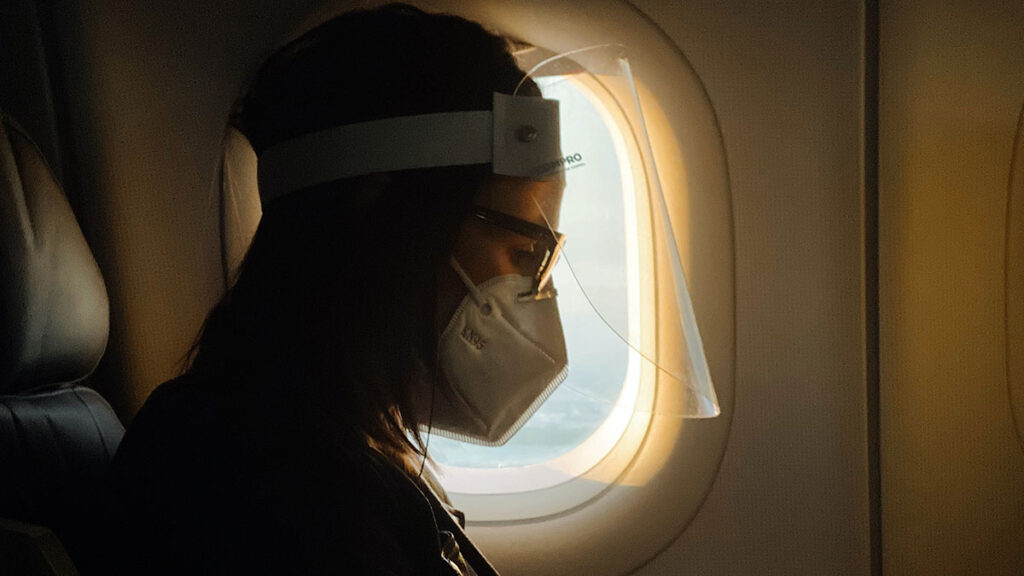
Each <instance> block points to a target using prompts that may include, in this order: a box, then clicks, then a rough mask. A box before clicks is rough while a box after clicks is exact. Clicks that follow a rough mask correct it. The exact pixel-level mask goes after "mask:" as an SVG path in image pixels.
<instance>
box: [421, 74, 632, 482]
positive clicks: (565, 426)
mask: <svg viewBox="0 0 1024 576" xmlns="http://www.w3.org/2000/svg"><path fill="white" fill-rule="evenodd" d="M543 81H544V82H543V84H544V91H545V95H546V96H548V95H549V94H552V93H553V92H554V93H555V94H556V97H557V98H559V99H560V100H561V101H562V102H563V106H562V110H565V111H571V113H565V114H563V117H562V118H561V123H562V126H561V129H562V132H563V134H564V133H568V132H570V131H571V132H575V133H577V134H580V133H582V134H583V135H584V137H583V138H581V139H580V140H582V141H586V142H595V143H596V142H600V143H601V145H595V146H593V147H592V148H590V149H587V150H586V151H585V153H584V154H581V155H580V168H579V169H576V168H570V169H569V170H567V172H566V187H567V193H566V195H565V200H564V204H563V210H562V214H563V220H562V221H561V222H560V224H559V227H560V229H561V231H562V232H564V233H565V234H566V236H567V238H568V240H567V243H566V245H565V248H564V252H563V254H564V258H563V259H562V260H561V261H560V262H559V263H558V264H557V265H556V267H555V270H554V272H553V281H554V285H555V287H556V288H557V289H558V305H559V310H560V314H561V318H562V324H563V328H564V331H565V337H566V346H567V349H568V354H569V358H570V370H569V375H568V377H567V379H566V380H565V382H563V384H562V385H561V386H560V387H559V388H558V389H556V391H555V392H554V393H553V394H552V395H551V397H550V398H549V399H548V400H547V402H545V403H544V404H543V405H542V406H541V407H540V409H539V410H538V411H537V412H536V414H534V415H533V417H532V418H531V419H530V420H529V421H528V422H527V423H526V424H525V425H524V426H523V428H522V429H521V430H520V431H519V432H518V433H516V434H515V435H514V436H513V437H512V438H511V439H510V440H509V441H508V443H507V444H505V445H504V446H499V447H487V446H479V445H474V444H469V443H465V442H461V441H458V440H452V439H448V438H444V437H441V436H439V435H433V436H432V437H430V438H429V451H430V454H431V456H432V458H433V459H434V460H435V461H436V462H438V463H439V464H441V467H442V470H441V473H442V478H447V479H449V480H454V482H453V484H454V485H452V486H448V488H449V490H453V489H454V491H460V490H472V491H473V492H477V491H482V492H484V493H487V492H493V491H495V490H516V491H518V490H526V489H536V488H539V487H541V486H540V485H538V484H537V482H541V483H543V481H540V480H537V479H536V477H534V479H533V480H532V481H531V480H530V478H531V477H530V476H529V475H525V476H523V475H521V476H520V478H522V479H523V480H522V481H521V482H520V483H519V485H514V484H516V483H515V482H513V485H509V484H508V483H501V482H499V483H491V484H490V485H489V486H490V489H489V488H488V487H480V486H467V485H466V483H465V482H460V481H459V476H460V472H462V471H466V470H465V469H510V468H524V467H529V466H534V465H537V464H540V463H544V462H550V461H552V460H554V459H556V458H559V457H563V456H564V455H566V454H567V453H569V452H571V451H574V449H577V448H578V447H580V446H582V445H584V444H585V443H586V444H587V445H588V447H589V448H588V449H587V450H586V451H585V455H584V456H582V458H583V459H584V460H585V461H578V460H579V458H577V461H576V462H574V466H573V468H575V469H579V470H580V471H582V470H586V469H587V468H589V467H590V466H592V465H593V464H595V463H596V462H597V461H598V460H600V459H601V458H603V457H604V456H606V455H607V454H608V452H609V451H610V450H611V449H612V447H613V446H614V445H615V443H616V442H617V441H618V440H619V439H620V437H621V436H622V434H623V432H624V431H625V429H626V426H627V424H628V420H629V418H628V414H631V409H632V404H633V403H634V402H635V399H636V395H637V392H638V383H637V380H638V379H639V377H640V376H639V373H640V371H639V370H636V369H635V366H634V367H633V369H630V358H629V356H630V354H632V353H633V352H631V351H630V349H629V348H628V347H627V346H625V345H624V343H623V342H622V340H621V339H619V337H617V336H616V334H615V333H614V332H612V331H611V330H609V329H608V327H607V326H605V325H603V324H602V320H601V318H600V317H598V316H597V315H596V314H594V313H593V309H592V305H593V304H592V303H597V304H599V305H600V309H601V311H602V313H603V314H604V316H605V318H604V320H606V321H608V322H610V323H612V324H613V325H618V326H625V325H627V324H628V319H629V318H630V316H631V315H633V316H636V315H637V314H638V313H637V307H638V306H639V302H637V301H634V302H630V301H628V299H630V298H632V299H634V300H638V299H639V298H638V296H637V294H638V292H639V291H638V290H636V289H630V290H628V291H627V290H626V288H627V282H630V281H631V280H630V279H632V278H636V276H637V274H636V273H630V267H631V266H632V267H635V266H637V262H636V260H637V258H636V255H635V254H626V249H625V248H623V244H624V243H623V242H622V241H621V238H622V237H623V236H625V235H628V236H629V238H628V239H627V242H626V243H625V245H627V246H631V247H636V246H638V240H637V236H638V231H637V222H636V218H635V217H632V218H631V217H630V216H629V215H630V214H634V215H635V213H636V207H635V206H633V204H634V200H633V195H634V189H633V187H632V182H633V175H631V174H621V173H620V169H619V166H620V165H626V163H624V162H622V163H620V162H618V161H617V160H616V159H614V158H611V157H608V156H609V155H611V154H626V153H627V149H626V140H625V139H624V138H623V136H622V134H620V133H619V129H618V128H617V127H616V122H615V120H614V119H613V117H612V116H611V114H610V112H611V111H609V110H608V109H606V108H605V107H604V106H603V105H602V102H601V99H600V97H599V96H598V91H595V90H592V89H591V88H590V87H588V86H587V84H586V83H585V81H584V80H579V79H576V78H570V77H549V78H545V79H543ZM563 152H565V153H566V154H573V153H574V151H567V150H564V151H563ZM602 156H604V157H602ZM595 179H596V180H599V181H607V180H609V179H614V180H622V181H623V182H624V183H627V185H626V186H623V188H622V190H621V191H620V192H618V194H620V195H621V197H620V198H609V199H607V200H610V201H612V202H614V203H615V204H613V205H621V206H622V210H621V211H620V213H619V214H616V215H611V217H610V215H608V214H593V213H592V212H593V211H594V209H593V208H590V209H589V210H588V206H569V205H568V203H569V202H572V201H576V202H579V201H580V197H581V196H584V197H585V195H580V194H571V193H568V188H571V187H582V188H579V189H581V190H583V189H587V190H589V189H593V190H611V188H609V187H606V186H588V183H592V182H594V181H595ZM595 204H598V205H603V206H605V207H607V206H608V205H609V204H608V203H605V202H601V203H595ZM564 215H573V217H574V218H576V219H575V220H573V219H567V218H566V217H565V216H564ZM595 218H600V219H601V221H602V222H605V223H607V225H606V226H605V227H604V228H603V229H604V232H605V234H606V236H605V238H606V239H611V238H617V239H618V241H608V240H606V242H604V243H602V242H601V241H600V240H601V239H600V238H595V237H594V236H593V235H592V234H591V235H589V236H585V235H582V234H574V228H576V227H582V226H583V225H585V224H587V223H588V222H589V223H590V224H591V225H592V222H593V219H595ZM584 236H585V237H584ZM574 240H576V241H575V242H574ZM585 261H586V263H587V264H588V265H592V263H595V261H596V262H599V263H600V264H601V269H603V270H606V273H605V274H604V278H602V283H601V284H600V285H593V284H591V285H588V286H587V291H586V293H584V291H583V290H582V289H581V288H580V286H579V285H578V284H577V282H576V281H575V280H574V278H573V276H572V269H571V266H572V264H573V263H574V262H576V263H584V262H585ZM632 281H635V280H632ZM626 294H630V295H631V296H625V295H626ZM635 364H637V362H634V365H635ZM609 399H610V400H609ZM623 415H627V417H622V416H623ZM615 416H618V417H615ZM577 452H579V451H578V450H577ZM522 482H525V483H526V485H523V484H522ZM530 484H533V485H530Z"/></svg>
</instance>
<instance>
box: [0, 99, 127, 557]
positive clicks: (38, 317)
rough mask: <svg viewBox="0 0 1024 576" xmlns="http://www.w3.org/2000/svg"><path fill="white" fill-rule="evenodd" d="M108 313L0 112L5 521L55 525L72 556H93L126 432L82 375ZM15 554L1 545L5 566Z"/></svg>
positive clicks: (0, 466)
mask: <svg viewBox="0 0 1024 576" xmlns="http://www.w3.org/2000/svg"><path fill="white" fill-rule="evenodd" d="M108 322H109V320H108V303H107V293H106V287H105V285H104V283H103V278H102V276H101V275H100V271H99V267H98V266H97V265H96V261H95V260H94V259H93V256H92V253H91V252H90V250H89V247H88V245H87V244H86V242H85V238H84V237H83V235H82V231H81V230H80V229H79V227H78V223H77V222H76V220H75V217H74V214H73V213H72V211H71V207H70V206H69V205H68V202H67V200H66V198H65V197H64V194H63V192H62V191H61V188H60V185H59V184H58V183H57V181H56V179H55V178H54V177H53V173H52V172H51V171H50V169H49V167H48V166H47V164H46V161H45V160H44V159H43V156H42V154H41V153H40V152H39V149H38V148H36V146H35V145H34V144H33V143H32V141H31V139H30V138H29V137H28V136H27V135H26V134H25V133H24V131H22V130H21V128H20V127H18V125H17V124H16V123H15V122H14V121H13V120H11V119H10V118H8V117H7V116H6V115H4V114H3V112H2V111H0V518H7V519H11V520H16V521H19V522H21V523H30V524H37V525H42V526H45V527H48V528H51V529H52V530H53V532H54V533H56V534H57V536H58V537H60V539H61V540H62V541H63V542H64V544H65V545H66V546H67V548H68V551H69V552H70V553H71V556H72V558H76V557H81V556H83V555H86V554H88V553H89V550H87V547H88V542H89V538H88V535H89V534H90V532H91V530H90V529H89V525H90V523H95V522H96V520H97V517H98V516H99V515H102V510H101V509H97V506H98V505H99V504H98V500H97V498H98V496H99V494H100V492H99V490H98V489H99V485H100V482H101V480H102V478H103V477H104V475H105V471H106V467H107V465H108V464H109V463H110V460H111V458H112V457H113V455H114V452H115V451H116V450H117V446H118V443H119V442H120V440H121V436H122V435H123V434H124V428H123V426H122V425H121V423H120V421H119V420H118V418H117V416H116V415H115V414H114V411H113V410H112V409H111V407H110V405H109V404H107V403H106V401H104V400H103V398H101V397H100V396H99V394H97V393H96V392H95V391H93V390H91V389H89V388H86V387H85V386H82V385H80V384H79V383H80V382H81V381H82V380H84V379H85V378H86V377H88V376H89V374H91V373H92V371H93V369H95V367H96V365H97V364H98V363H99V360H100V357H101V356H102V355H103V351H104V348H105V347H106V342H107V333H108V329H109V324H108ZM29 540H32V539H29ZM35 541H39V539H38V538H37V539H35ZM2 542H7V545H9V544H10V542H11V539H9V538H8V539H2V540H0V543H2ZM14 556H15V555H14V553H13V552H12V553H10V554H4V553H3V550H0V573H8V572H5V570H4V566H3V564H2V562H3V559H4V558H5V557H9V558H13V557H14Z"/></svg>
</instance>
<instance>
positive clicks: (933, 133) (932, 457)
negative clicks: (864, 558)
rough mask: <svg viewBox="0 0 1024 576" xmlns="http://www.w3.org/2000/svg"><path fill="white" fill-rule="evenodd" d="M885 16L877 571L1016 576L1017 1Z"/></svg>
mask: <svg viewBox="0 0 1024 576" xmlns="http://www.w3.org/2000/svg"><path fill="white" fill-rule="evenodd" d="M880 16H881V18H880V19H881V94H880V116H881V129H880V154H881V161H880V180H881V182H880V188H881V191H880V209H879V212H880V282H881V294H880V306H881V369H882V385H881V415H880V416H881V426H882V428H881V455H882V520H883V523H882V529H883V532H882V533H883V539H884V546H883V568H884V569H883V572H884V573H885V574H890V575H900V576H902V575H907V576H925V575H932V574H984V575H986V576H1011V575H1014V576H1019V575H1020V574H1022V573H1024V453H1022V452H1021V449H1020V446H1019V445H1018V442H1017V438H1016V435H1015V431H1014V424H1013V421H1012V416H1011V410H1010V404H1009V394H1008V391H1007V382H1006V331H1005V322H1004V314H1005V300H1004V275H1005V267H1004V262H1005V260H1004V256H1005V239H1006V206H1007V190H1008V186H1009V180H1010V159H1011V155H1012V152H1013V145H1014V134H1015V132H1016V129H1017V120H1018V117H1019V115H1020V112H1021V105H1022V103H1024V4H1022V3H1021V2H1020V1H1019V0H1010V1H1004V2H980V3H979V2H969V1H966V0H964V1H959V2H882V3H881V14H880Z"/></svg>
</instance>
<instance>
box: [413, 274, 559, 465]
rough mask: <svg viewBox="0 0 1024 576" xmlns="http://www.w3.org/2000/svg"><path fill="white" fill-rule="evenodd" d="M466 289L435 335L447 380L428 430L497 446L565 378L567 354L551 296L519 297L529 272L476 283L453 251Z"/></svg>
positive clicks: (529, 285)
mask: <svg viewBox="0 0 1024 576" xmlns="http://www.w3.org/2000/svg"><path fill="white" fill-rule="evenodd" d="M451 265H452V268H454V269H455V271H456V273H458V275H459V277H460V278H462V281H463V283H464V284H465V285H466V288H467V289H468V290H469V294H467V295H466V297H465V298H463V300H462V303H461V304H460V305H459V307H458V309H457V310H456V311H455V314H454V315H453V316H452V319H451V321H450V322H449V323H448V326H447V328H445V330H444V332H442V333H441V337H440V339H439V341H438V347H439V349H438V362H439V364H440V368H441V372H442V374H443V375H444V377H445V380H446V381H447V383H448V386H447V387H445V388H446V390H441V391H439V392H438V393H437V394H436V395H435V399H434V408H433V416H432V418H431V431H432V432H433V433H437V434H440V435H442V436H448V437H450V438H455V439H457V440H463V441H466V442H472V443H475V444H484V445H490V446H500V445H502V444H504V443H505V442H507V441H508V439H509V438H510V437H512V435H513V434H515V433H516V432H517V431H518V430H519V428H521V427H522V425H523V424H524V423H525V422H526V420H528V419H529V417H530V416H532V415H533V413H534V412H535V411H536V410H537V408H539V407H540V405H541V404H543V403H544V400H546V399H547V397H548V396H549V395H550V394H551V392H553V391H554V390H555V388H557V387H558V385H559V384H561V383H562V381H563V380H565V377H566V374H567V373H568V358H567V355H566V350H565V336H564V334H563V332H562V321H561V319H560V318H559V315H558V304H557V303H556V301H555V298H554V297H552V298H546V299H542V300H525V301H520V300H519V298H518V296H519V295H520V294H523V293H524V292H529V291H530V289H531V288H532V283H533V279H532V278H530V277H528V276H520V275H508V276H498V277H496V278H492V279H491V280H488V281H487V282H484V283H483V284H480V285H479V286H476V285H474V284H473V282H472V280H470V279H469V277H468V276H467V275H466V273H465V272H464V271H463V270H462V268H461V267H460V266H459V264H458V262H456V261H455V259H454V258H453V259H452V260H451Z"/></svg>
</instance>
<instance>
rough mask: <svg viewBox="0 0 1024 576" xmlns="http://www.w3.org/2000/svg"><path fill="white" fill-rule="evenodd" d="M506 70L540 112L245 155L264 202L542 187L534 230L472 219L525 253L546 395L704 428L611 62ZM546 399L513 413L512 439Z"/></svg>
mask: <svg viewBox="0 0 1024 576" xmlns="http://www.w3.org/2000/svg"><path fill="white" fill-rule="evenodd" d="M517 58H518V59H519V65H520V67H521V68H522V69H523V70H528V73H527V75H526V76H527V77H528V78H530V79H531V80H532V81H533V82H534V83H535V84H536V85H537V86H538V87H539V88H540V91H541V94H542V97H541V98H537V97H534V96H525V95H520V92H524V89H522V88H517V90H516V92H517V93H516V94H512V95H507V94H500V93H495V94H494V99H493V108H492V110H481V111H467V112H452V113H438V114H425V115H419V116H406V117H398V118H386V119H382V120H375V121H370V122H363V123H359V124H353V125H347V126H340V127H337V128H332V129H329V130H325V131H322V132H317V133H312V134H307V135H304V136H301V137H299V138H296V139H294V140H290V141H287V142H283V143H281V144H278V145H276V146H274V147H272V148H270V149H268V150H266V151H264V152H263V153H262V154H261V155H260V158H259V187H260V195H261V198H262V199H263V202H264V203H266V202H269V201H270V200H272V199H274V198H276V197H278V196H280V195H282V194H285V193H287V192H289V191H292V190H298V189H301V188H304V187H307V186H312V185H315V184H318V183H322V182H328V181H332V180H338V179H342V178H347V177H352V176H358V175H362V174H368V173H373V172H388V171H393V170H404V169H412V168H428V167H438V166H454V165H466V164H482V163H490V164H492V166H493V171H494V173H495V174H496V175H503V176H509V177H513V178H519V179H524V181H529V182H557V183H558V185H559V186H558V187H559V189H560V190H561V194H560V202H552V201H551V200H550V198H549V197H547V196H544V195H540V194H538V195H537V196H536V197H533V198H531V199H530V200H531V204H532V210H533V212H532V213H533V214H534V215H536V217H534V218H524V217H522V215H521V214H515V213H510V212H509V211H507V210H502V209H501V207H500V205H494V204H493V203H482V204H480V205H478V206H475V207H474V209H473V211H472V213H471V217H472V218H474V219H476V220H478V221H479V222H481V223H484V224H485V225H487V226H491V227H494V228H496V229H502V230H505V231H507V232H509V233H512V234H516V235H519V236H522V237H524V238H529V239H530V240H531V241H532V242H533V249H532V251H531V254H530V256H528V257H526V259H525V260H524V263H523V271H522V272H521V274H522V275H523V276H526V277H529V279H530V280H529V282H528V283H525V282H524V284H523V286H522V287H521V289H520V290H518V291H517V292H516V294H515V300H516V301H518V302H520V303H523V305H527V304H528V303H529V302H530V301H544V300H555V299H557V301H558V306H557V308H553V309H554V310H556V313H557V314H559V315H560V316H561V325H562V327H564V330H565V334H566V338H565V340H566V348H567V350H566V352H567V358H568V375H567V376H566V375H565V374H562V375H561V377H562V378H564V381H562V383H561V385H560V389H559V390H558V391H557V395H560V396H561V397H562V401H563V402H565V401H567V400H568V401H570V402H571V398H572V397H576V398H577V399H578V400H579V402H580V403H583V404H586V405H591V406H595V405H596V406H603V407H604V410H605V413H606V414H607V413H609V412H612V411H614V412H617V413H619V414H622V413H632V412H639V413H645V414H658V415H664V416H675V417H686V418H707V417H714V416H716V415H718V414H719V407H718V401H717V398H716V395H715V391H714V387H713V385H712V381H711V376H710V373H709V370H708V366H707V361H706V359H705V357H704V350H703V346H702V344H701V338H700V334H699V332H698V329H697V324H696V319H695V317H694V312H693V306H692V303H691V301H690V296H689V292H688V290H687V286H686V280H685V276H684V272H683V268H682V263H681V260H680V254H679V248H678V245H677V243H676V239H675V235H674V232H673V229H672V223H671V220H670V218H669V213H668V209H667V206H666V203H665V199H664V196H663V191H662V189H661V185H660V182H659V179H658V174H657V169H656V166H655V163H654V157H653V154H652V151H651V148H650V143H649V141H648V137H647V132H646V127H645V124H644V118H643V113H642V110H641V108H640V102H639V98H638V96H637V90H636V86H635V84H634V82H633V78H632V75H631V73H630V68H629V62H628V60H627V59H626V55H625V51H624V48H623V47H622V46H620V45H601V46H595V47H589V48H584V49H580V50H575V51H572V52H568V53H564V54H557V55H556V54H550V53H544V52H543V51H542V50H539V49H536V48H534V49H531V50H529V51H527V52H524V53H521V54H519V55H517ZM524 83H525V78H524V81H523V82H521V83H520V87H522V86H524ZM563 186H564V188H563ZM498 204H500V203H498ZM612 359H615V361H616V362H619V363H620V364H621V363H624V365H625V366H626V368H625V376H623V377H619V376H615V377H614V378H608V377H606V373H607V372H608V371H607V370H605V367H606V366H607V365H608V364H609V362H611V361H612ZM560 381H561V380H560ZM550 393H551V390H549V389H544V390H543V391H542V392H538V394H537V401H536V402H533V403H525V404H524V406H525V408H524V413H523V414H522V415H521V416H518V417H515V418H513V420H514V421H515V422H514V423H513V424H512V425H511V426H510V429H511V431H512V432H514V431H515V429H518V427H519V426H521V425H522V423H523V421H525V420H526V419H527V418H528V417H529V416H530V414H532V413H533V412H534V411H535V410H536V409H537V408H538V407H539V403H540V402H541V401H542V400H543V399H544V398H546V397H547V396H548V394H550ZM506 432H508V430H506ZM502 437H503V438H504V439H507V437H508V434H507V433H506V434H502Z"/></svg>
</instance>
